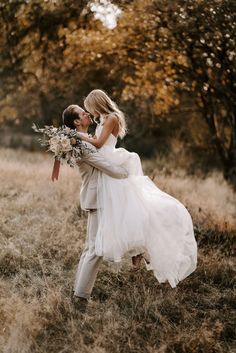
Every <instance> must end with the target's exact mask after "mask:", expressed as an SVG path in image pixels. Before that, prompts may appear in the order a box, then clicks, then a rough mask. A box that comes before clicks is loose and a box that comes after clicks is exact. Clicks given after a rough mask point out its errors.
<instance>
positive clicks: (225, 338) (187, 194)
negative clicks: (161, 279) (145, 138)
mask: <svg viewBox="0 0 236 353" xmlns="http://www.w3.org/2000/svg"><path fill="white" fill-rule="evenodd" d="M164 166H165V163H164V161H156V162H154V161H152V162H151V161H146V162H144V168H145V170H146V171H147V173H148V174H149V175H150V176H152V177H153V179H154V181H155V182H156V183H157V185H158V186H159V187H160V188H161V189H163V190H164V191H166V192H168V193H170V194H171V195H173V196H175V197H177V198H178V199H179V200H181V201H182V202H183V203H184V204H185V205H186V206H187V208H188V209H189V211H190V213H191V214H192V217H193V220H194V224H195V233H196V237H197V241H198V244H199V261H198V268H197V270H196V271H195V273H193V274H192V275H191V276H190V277H188V278H187V279H186V280H184V281H183V282H181V283H180V284H179V286H178V287H177V288H176V289H171V287H170V286H169V285H168V284H164V285H163V284H162V285H160V284H158V283H157V281H156V280H155V278H154V276H153V274H152V273H151V272H147V271H146V269H145V268H144V266H143V267H142V268H141V269H140V270H138V271H134V270H133V268H132V266H131V264H130V263H124V265H123V266H122V268H121V269H120V271H119V272H117V271H115V270H114V269H113V268H110V266H109V265H108V264H106V263H103V265H102V267H101V270H100V272H99V275H98V278H97V281H96V284H95V288H94V291H93V296H92V298H91V300H90V301H89V304H88V307H87V311H86V313H84V314H82V313H81V312H80V311H78V310H76V308H75V306H74V304H73V302H72V300H71V289H72V285H73V281H74V275H75V270H76V266H77V263H78V260H79V255H80V253H81V250H82V248H83V242H84V237H85V233H86V215H85V214H84V213H83V212H81V211H80V208H79V188H80V178H79V173H78V171H77V170H73V169H70V168H69V167H66V166H63V168H62V172H61V175H60V180H59V181H58V182H56V183H52V182H51V181H50V173H51V167H52V160H51V159H50V158H49V156H48V155H47V156H46V154H45V155H41V154H36V153H34V154H33V153H26V152H22V151H12V150H7V149H1V150H0V170H1V174H0V179H1V181H0V186H1V187H0V193H1V217H0V241H1V248H0V271H1V286H0V328H1V336H0V352H3V353H54V352H55V353H59V352H60V353H62V352H63V353H77V352H80V353H118V352H119V353H131V352H132V353H182V352H186V353H200V352H201V353H214V352H219V353H220V352H222V353H223V352H233V351H234V349H235V346H234V338H235V336H234V323H235V322H234V319H235V318H234V316H233V315H234V311H233V309H234V308H235V297H234V278H235V272H234V263H233V242H234V243H235V230H236V225H235V223H234V222H235V218H234V216H235V212H236V209H235V199H236V195H235V194H234V193H233V191H232V189H231V188H230V186H229V185H228V184H227V183H226V182H225V181H224V180H223V178H222V176H221V175H220V173H213V174H212V175H209V176H207V177H205V178H203V177H201V176H199V175H198V176H194V177H191V176H187V175H186V174H185V172H184V171H183V170H178V169H174V171H173V172H171V166H169V168H168V171H167V169H166V167H165V168H164Z"/></svg>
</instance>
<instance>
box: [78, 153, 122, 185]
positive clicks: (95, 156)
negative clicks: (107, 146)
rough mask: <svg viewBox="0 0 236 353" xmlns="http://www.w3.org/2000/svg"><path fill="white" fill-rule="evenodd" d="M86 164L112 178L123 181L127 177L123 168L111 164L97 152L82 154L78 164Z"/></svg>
mask: <svg viewBox="0 0 236 353" xmlns="http://www.w3.org/2000/svg"><path fill="white" fill-rule="evenodd" d="M81 162H82V163H87V164H89V165H91V166H92V167H94V168H97V169H99V170H100V171H101V172H103V173H105V174H107V175H109V176H110V177H112V178H116V179H124V178H127V177H128V172H127V170H126V169H125V168H123V167H121V166H117V165H113V164H111V163H110V162H109V161H108V160H106V159H105V158H104V157H103V156H102V155H101V154H100V153H99V152H93V153H84V154H83V157H82V158H81V160H80V163H81Z"/></svg>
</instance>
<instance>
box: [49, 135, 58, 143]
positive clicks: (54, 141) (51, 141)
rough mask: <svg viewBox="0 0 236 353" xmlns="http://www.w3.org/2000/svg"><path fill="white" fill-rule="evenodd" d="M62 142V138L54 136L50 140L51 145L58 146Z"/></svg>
mask: <svg viewBox="0 0 236 353" xmlns="http://www.w3.org/2000/svg"><path fill="white" fill-rule="evenodd" d="M59 142H60V137H59V136H53V137H52V138H50V140H49V144H50V145H57V144H58V143H59Z"/></svg>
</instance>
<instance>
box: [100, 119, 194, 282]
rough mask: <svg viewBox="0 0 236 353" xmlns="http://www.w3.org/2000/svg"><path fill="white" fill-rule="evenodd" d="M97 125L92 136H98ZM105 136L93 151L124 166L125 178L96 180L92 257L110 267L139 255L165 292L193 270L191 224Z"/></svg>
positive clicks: (175, 203)
mask: <svg viewBox="0 0 236 353" xmlns="http://www.w3.org/2000/svg"><path fill="white" fill-rule="evenodd" d="M102 128H103V126H102V122H101V124H100V125H98V126H97V129H96V136H97V137H98V136H99V135H100V133H101V131H102ZM116 143H117V138H116V137H115V136H114V135H112V134H111V135H110V136H109V138H108V139H107V141H106V142H105V144H104V145H103V146H102V147H101V148H100V150H99V152H100V153H102V154H103V155H104V157H105V158H106V159H108V160H110V161H111V162H112V163H115V164H117V165H122V166H124V167H125V168H126V169H127V170H128V172H129V177H128V178H127V179H114V178H111V177H110V176H108V175H106V174H103V173H101V172H100V173H99V176H98V184H97V191H98V231H97V235H96V241H95V252H96V254H97V255H98V256H103V257H104V259H106V260H108V261H113V262H120V261H121V260H122V259H123V258H124V256H125V255H130V256H134V255H137V254H140V253H142V254H143V256H144V258H145V259H146V267H147V269H148V270H153V273H154V275H155V277H156V278H157V280H158V281H159V282H160V283H161V282H166V281H168V282H169V283H170V285H171V287H175V286H176V285H177V283H178V282H179V281H181V280H183V279H184V278H185V277H187V276H188V275H189V274H190V273H192V272H193V271H194V270H195V269H196V264H197V244H196V240H195V237H194V232H193V224H192V219H191V216H190V214H189V212H188V211H187V210H186V208H185V207H184V205H183V204H182V203H181V202H179V201H178V200H176V199H175V198H173V197H171V196H170V195H168V194H166V193H165V192H163V191H161V190H160V189H158V187H157V186H156V185H155V184H154V183H153V182H152V181H151V179H150V178H149V177H147V176H144V175H143V172H142V166H141V162H140V158H139V156H138V155H137V154H136V153H133V152H132V153H131V152H128V151H127V150H125V149H124V148H115V146H116Z"/></svg>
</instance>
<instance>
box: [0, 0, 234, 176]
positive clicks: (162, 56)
mask: <svg viewBox="0 0 236 353" xmlns="http://www.w3.org/2000/svg"><path fill="white" fill-rule="evenodd" d="M111 6H113V7H111ZM117 6H118V7H117ZM0 8H1V15H0V16H1V23H2V24H3V26H2V31H1V36H0V48H1V52H2V56H1V71H0V80H1V88H0V108H1V109H0V122H1V123H2V127H3V128H4V129H6V126H7V125H9V126H10V127H11V130H10V134H11V137H9V136H8V137H7V138H6V137H5V138H3V139H2V144H3V143H5V144H8V145H9V144H13V145H19V144H21V145H22V144H23V145H30V146H31V148H35V146H34V143H33V142H32V139H29V143H28V142H26V141H27V138H26V139H25V138H24V139H22V138H21V135H18V132H19V131H24V132H25V133H27V134H29V132H30V126H31V123H32V121H35V122H37V123H40V124H52V123H53V124H56V125H58V124H60V123H61V113H62V111H63V109H64V108H65V107H66V106H67V105H69V104H71V103H78V104H82V102H83V98H84V97H85V96H86V95H87V94H88V93H89V91H90V90H91V89H94V88H102V89H104V90H106V91H107V92H108V93H109V94H110V95H111V96H112V97H113V98H114V99H115V100H116V101H117V103H118V104H119V106H120V107H121V108H122V109H123V110H124V112H125V114H126V116H127V120H128V123H129V135H128V136H127V138H126V140H125V142H123V143H125V145H126V147H127V148H129V149H133V150H136V151H137V152H139V153H141V154H142V155H144V156H148V157H150V156H153V155H155V154H156V153H158V154H160V155H167V156H168V155H169V156H171V155H174V158H176V156H180V155H182V157H184V156H185V157H186V156H187V160H186V159H185V158H183V161H181V158H180V164H181V163H182V164H185V167H186V168H187V167H189V169H190V171H193V170H194V169H195V168H201V169H204V171H209V170H210V169H211V168H215V167H217V168H221V169H223V170H224V174H225V177H226V178H228V179H230V180H232V181H233V182H235V166H236V152H235V151H236V123H235V101H236V99H235V98H236V97H235V71H236V67H235V62H236V60H235V55H236V53H235V33H236V31H235V24H236V22H235V2H234V1H232V0H225V1H221V0H210V1H207V2H206V1H203V0H197V1H186V0H177V1H170V0H158V1H156V0H145V1H141V0H136V1H125V0H121V1H117V2H114V3H113V4H112V5H111V3H110V2H109V1H106V0H101V1H98V0H96V1H93V2H91V1H90V2H89V1H85V0H84V1H81V0H80V1H75V0H66V1H61V0H57V1H56V0H55V1H54V0H45V1H41V0H30V1H26V0H19V1H15V0H14V1H8V0H4V1H2V2H1V5H0ZM104 9H106V11H107V12H109V11H110V12H113V13H116V14H117V25H116V26H111V23H110V25H109V23H108V25H107V24H106V25H105V23H104V21H103V22H102V21H101V20H99V19H98V17H99V16H98V15H99V13H100V14H101V12H102V13H103V14H104ZM13 128H14V129H13ZM7 131H9V129H7ZM7 131H6V130H5V135H6V133H7ZM22 140H23V141H22ZM32 145H33V146H32ZM30 146H29V147H30Z"/></svg>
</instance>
